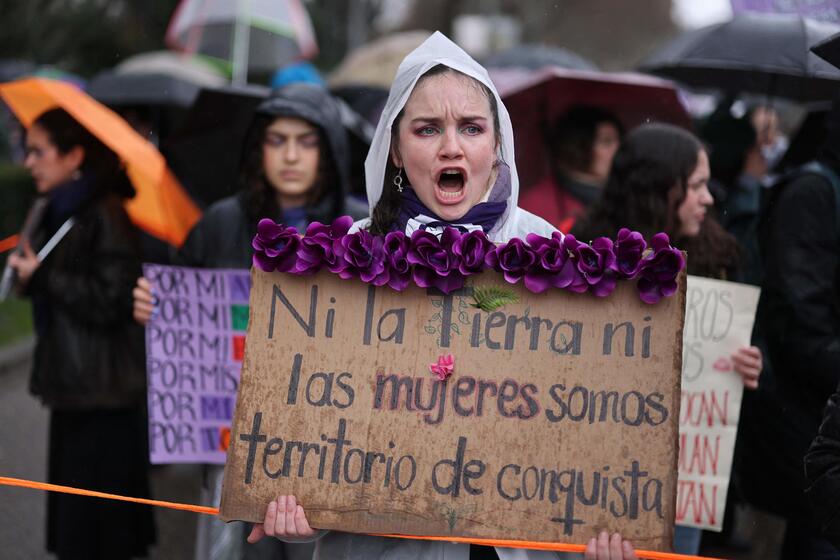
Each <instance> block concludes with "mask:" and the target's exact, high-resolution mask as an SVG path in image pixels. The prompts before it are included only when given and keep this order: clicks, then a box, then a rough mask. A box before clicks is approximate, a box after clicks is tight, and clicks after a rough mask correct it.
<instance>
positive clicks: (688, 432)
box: [677, 276, 759, 531]
mask: <svg viewBox="0 0 840 560" xmlns="http://www.w3.org/2000/svg"><path fill="white" fill-rule="evenodd" d="M758 296H759V289H758V288H755V287H753V286H747V285H744V284H735V283H733V282H723V281H720V280H709V279H707V278H699V277H696V276H689V277H688V291H687V296H686V312H685V329H684V330H683V335H684V338H683V378H682V404H681V407H680V461H679V488H678V492H677V524H679V525H687V526H690V527H702V528H704V529H713V530H717V531H720V530H721V529H722V528H723V513H724V509H725V507H726V493H727V491H728V489H729V476H730V474H731V472H732V456H733V454H734V452H735V436H736V434H737V433H738V417H739V416H740V413H741V396H742V394H743V392H744V384H743V381H742V380H741V376H740V375H739V374H738V373H736V372H735V371H734V370H733V366H732V360H731V359H730V356H731V355H732V353H733V352H735V350H737V349H738V348H739V347H741V346H748V345H749V343H750V335H751V333H752V327H753V321H754V320H755V310H756V308H757V306H758Z"/></svg>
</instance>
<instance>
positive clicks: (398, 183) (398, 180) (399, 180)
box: [393, 167, 403, 193]
mask: <svg viewBox="0 0 840 560" xmlns="http://www.w3.org/2000/svg"><path fill="white" fill-rule="evenodd" d="M393 183H394V188H395V189H397V192H399V193H401V192H403V186H402V184H403V177H402V167H400V168H399V169H398V170H397V174H396V175H394V180H393Z"/></svg>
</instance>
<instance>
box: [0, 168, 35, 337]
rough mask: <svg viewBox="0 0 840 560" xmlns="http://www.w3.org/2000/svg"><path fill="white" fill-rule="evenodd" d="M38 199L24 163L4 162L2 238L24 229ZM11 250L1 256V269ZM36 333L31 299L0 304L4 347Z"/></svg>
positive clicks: (1, 178)
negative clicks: (33, 203) (21, 164)
mask: <svg viewBox="0 0 840 560" xmlns="http://www.w3.org/2000/svg"><path fill="white" fill-rule="evenodd" d="M34 198H35V188H34V186H33V184H32V179H31V178H30V176H29V172H27V171H26V169H24V168H23V167H21V166H20V165H15V164H13V163H10V162H0V201H2V203H0V239H5V238H6V237H8V236H9V235H13V234H15V233H17V232H18V231H20V228H21V226H22V225H23V220H24V218H25V217H26V211H27V210H28V209H29V206H30V205H31V204H32V200H33V199H34ZM8 254H9V252H8V251H7V252H6V253H3V254H2V255H0V271H2V267H5V265H6V257H7V256H8ZM31 333H32V311H31V306H30V304H29V301H28V300H22V299H18V298H16V297H14V296H10V297H9V299H7V300H6V301H4V302H3V303H0V346H2V345H4V344H7V343H9V342H12V341H14V340H17V339H20V338H23V337H25V336H27V335H29V334H31Z"/></svg>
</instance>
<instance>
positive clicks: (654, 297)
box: [637, 233, 685, 303]
mask: <svg viewBox="0 0 840 560" xmlns="http://www.w3.org/2000/svg"><path fill="white" fill-rule="evenodd" d="M650 246H651V248H652V249H653V251H652V252H651V253H650V254H649V255H648V256H647V257H645V258H644V259H643V261H642V265H641V269H640V271H639V283H638V285H637V288H638V289H639V297H641V298H642V301H644V302H645V303H656V302H658V301H659V300H660V299H662V298H663V297H665V296H672V295H674V293H675V292H676V291H677V276H678V275H679V273H680V271H682V269H683V268H685V259H684V258H683V254H682V251H680V250H679V249H675V248H674V247H671V242H670V240H669V239H668V235H667V234H665V233H657V234H656V235H654V236H653V237H652V238H651V240H650Z"/></svg>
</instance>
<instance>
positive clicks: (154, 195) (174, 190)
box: [0, 78, 201, 247]
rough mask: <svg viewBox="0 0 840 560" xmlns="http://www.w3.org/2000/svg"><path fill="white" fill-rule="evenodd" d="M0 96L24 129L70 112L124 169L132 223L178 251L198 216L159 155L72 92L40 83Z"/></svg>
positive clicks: (3, 90)
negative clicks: (43, 117)
mask: <svg viewBox="0 0 840 560" xmlns="http://www.w3.org/2000/svg"><path fill="white" fill-rule="evenodd" d="M0 97H2V98H3V100H4V101H5V102H6V103H7V104H8V105H9V107H10V108H11V110H12V111H13V112H14V113H15V115H16V116H17V117H18V119H20V121H21V122H22V123H23V125H24V126H26V127H27V128H28V127H29V126H30V125H31V124H32V121H34V120H35V119H36V118H37V117H38V116H39V115H40V114H41V113H43V112H44V111H47V110H48V109H53V108H56V107H60V108H62V109H64V110H65V111H67V112H68V113H70V114H71V115H72V116H73V118H75V119H76V120H77V121H79V123H81V125H82V126H84V127H85V128H87V129H88V130H89V131H90V132H91V133H92V134H93V135H94V136H96V137H97V138H99V140H101V141H102V143H103V144H105V145H106V146H108V147H109V148H111V149H112V150H113V151H114V152H115V153H116V154H117V155H118V156H119V157H120V159H121V160H122V161H123V163H124V164H125V168H126V172H127V173H128V177H129V179H131V183H132V184H133V185H134V188H135V190H136V191H137V195H136V196H135V197H134V198H132V199H130V200H128V201H127V202H126V211H127V212H128V215H129V216H130V217H131V219H132V221H133V222H134V223H135V224H137V225H138V226H139V227H141V228H142V229H144V230H145V231H147V232H149V233H150V234H152V235H154V236H155V237H158V238H160V239H163V240H165V241H168V242H169V243H171V244H173V245H175V246H176V247H180V246H181V245H182V244H183V242H184V239H185V238H186V236H187V233H188V232H189V231H190V229H191V228H192V226H193V225H194V224H195V222H196V221H198V219H199V217H201V211H200V210H199V209H198V207H197V206H196V205H195V204H194V203H193V201H192V200H191V199H190V197H189V196H188V195H187V193H186V192H185V191H184V189H183V187H181V184H180V183H179V182H178V180H177V179H176V178H175V176H174V175H173V174H172V172H171V171H170V170H169V168H168V167H167V166H166V160H164V158H163V156H162V155H161V153H160V152H159V151H158V150H157V148H155V147H154V145H152V144H151V143H150V142H149V141H148V140H146V139H145V138H143V137H142V136H140V135H139V134H138V133H137V132H135V131H134V129H133V128H131V126H130V125H129V124H128V123H127V122H125V121H124V120H123V119H122V118H121V117H120V116H119V115H117V114H116V113H114V112H113V111H112V110H111V109H109V108H107V107H105V106H104V105H102V104H101V103H99V102H98V101H95V100H94V99H93V98H92V97H90V96H89V95H87V94H86V93H84V92H83V91H82V90H80V89H78V88H77V87H75V86H73V85H70V84H68V83H66V82H59V81H56V80H49V79H44V78H25V79H22V80H16V81H14V82H7V83H4V84H0Z"/></svg>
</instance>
